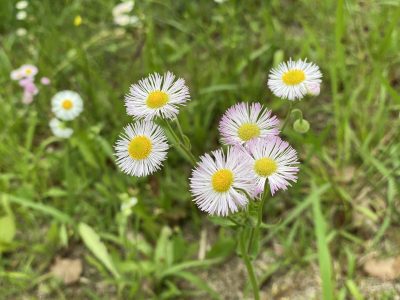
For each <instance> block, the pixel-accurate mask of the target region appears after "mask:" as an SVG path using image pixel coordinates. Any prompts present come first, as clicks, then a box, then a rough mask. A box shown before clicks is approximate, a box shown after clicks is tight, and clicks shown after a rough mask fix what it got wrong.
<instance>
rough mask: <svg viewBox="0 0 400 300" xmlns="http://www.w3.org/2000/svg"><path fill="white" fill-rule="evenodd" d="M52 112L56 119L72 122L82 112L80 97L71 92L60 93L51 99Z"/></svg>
mask: <svg viewBox="0 0 400 300" xmlns="http://www.w3.org/2000/svg"><path fill="white" fill-rule="evenodd" d="M51 106H52V111H53V113H54V114H55V115H56V117H57V118H59V119H61V120H64V121H68V120H73V119H75V118H76V117H77V116H79V115H80V113H81V112H82V111H83V101H82V98H81V96H80V95H79V94H78V93H76V92H73V91H61V92H58V93H57V94H55V95H54V96H53V98H52V99H51Z"/></svg>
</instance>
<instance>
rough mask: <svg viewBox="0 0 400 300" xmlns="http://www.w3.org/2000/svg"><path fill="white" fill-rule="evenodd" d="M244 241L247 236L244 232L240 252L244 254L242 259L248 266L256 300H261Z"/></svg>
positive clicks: (241, 234)
mask: <svg viewBox="0 0 400 300" xmlns="http://www.w3.org/2000/svg"><path fill="white" fill-rule="evenodd" d="M244 239H245V236H244V234H243V231H242V232H241V233H240V238H239V246H240V252H241V253H242V258H243V261H244V264H245V265H246V269H247V273H248V275H249V278H250V282H251V286H252V288H253V294H254V299H255V300H260V293H259V290H258V283H257V278H256V274H255V272H254V268H253V265H252V264H251V261H250V258H249V255H248V254H247V251H246V246H245V242H244Z"/></svg>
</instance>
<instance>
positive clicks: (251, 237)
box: [248, 181, 268, 252]
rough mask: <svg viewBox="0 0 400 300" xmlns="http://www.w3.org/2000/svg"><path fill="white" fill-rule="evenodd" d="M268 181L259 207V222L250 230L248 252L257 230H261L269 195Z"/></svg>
mask: <svg viewBox="0 0 400 300" xmlns="http://www.w3.org/2000/svg"><path fill="white" fill-rule="evenodd" d="M267 187H268V181H265V184H264V192H263V194H262V197H261V203H260V205H259V207H258V216H257V224H256V227H255V228H252V229H251V231H250V238H249V244H248V252H250V250H251V247H252V246H253V239H254V235H255V232H257V233H258V232H259V230H260V226H261V223H262V217H263V212H264V206H265V201H266V200H267V195H268V188H267Z"/></svg>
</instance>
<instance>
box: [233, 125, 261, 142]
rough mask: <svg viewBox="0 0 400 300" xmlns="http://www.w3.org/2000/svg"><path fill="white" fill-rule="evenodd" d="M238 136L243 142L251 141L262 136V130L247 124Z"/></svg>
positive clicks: (240, 128) (242, 126)
mask: <svg viewBox="0 0 400 300" xmlns="http://www.w3.org/2000/svg"><path fill="white" fill-rule="evenodd" d="M238 136H239V138H240V139H241V140H242V141H246V142H247V141H249V140H251V139H253V138H255V137H258V136H260V128H259V127H258V126H257V125H256V124H252V123H245V124H243V125H241V126H240V127H239V129H238Z"/></svg>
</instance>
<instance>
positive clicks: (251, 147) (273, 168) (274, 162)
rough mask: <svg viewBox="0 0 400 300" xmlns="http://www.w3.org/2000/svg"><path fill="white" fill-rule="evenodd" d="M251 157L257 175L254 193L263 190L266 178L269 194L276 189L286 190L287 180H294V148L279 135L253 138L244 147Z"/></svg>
mask: <svg viewBox="0 0 400 300" xmlns="http://www.w3.org/2000/svg"><path fill="white" fill-rule="evenodd" d="M246 150H247V151H248V152H247V151H246V152H247V153H249V154H250V156H251V159H252V163H251V164H252V167H253V170H254V172H255V175H256V177H257V179H256V184H257V189H256V191H255V195H258V194H260V193H262V192H263V191H264V185H265V181H266V180H268V183H269V186H270V190H271V194H272V195H274V194H275V192H276V191H277V190H280V189H282V190H286V189H287V187H288V186H290V182H289V181H293V182H296V180H297V173H298V171H299V168H298V164H299V161H298V158H297V153H296V150H294V149H293V148H292V147H291V146H290V145H289V143H287V142H285V141H282V140H281V139H280V138H279V137H277V136H275V137H269V138H266V139H257V140H253V141H251V142H250V143H249V144H248V147H247V149H246Z"/></svg>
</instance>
